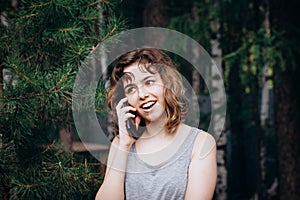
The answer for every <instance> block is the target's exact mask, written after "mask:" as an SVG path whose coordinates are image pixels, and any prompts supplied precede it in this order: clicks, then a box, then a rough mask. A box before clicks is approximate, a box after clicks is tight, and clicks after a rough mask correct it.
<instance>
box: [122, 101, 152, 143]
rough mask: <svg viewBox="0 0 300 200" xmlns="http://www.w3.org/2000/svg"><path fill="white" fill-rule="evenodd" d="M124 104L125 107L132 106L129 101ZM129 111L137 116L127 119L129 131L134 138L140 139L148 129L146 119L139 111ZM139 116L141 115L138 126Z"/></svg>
mask: <svg viewBox="0 0 300 200" xmlns="http://www.w3.org/2000/svg"><path fill="white" fill-rule="evenodd" d="M123 106H124V107H125V106H130V105H129V104H128V102H125V103H124V105H123ZM129 112H130V113H132V114H134V115H135V118H134V119H132V118H129V119H127V120H126V128H127V131H128V132H129V134H130V135H131V136H132V137H133V138H134V139H138V138H139V137H140V136H141V135H142V134H143V132H144V131H145V129H146V123H145V120H144V119H143V118H142V117H141V116H139V115H138V113H137V112H134V111H129ZM137 116H139V118H140V123H139V124H138V126H136V118H137Z"/></svg>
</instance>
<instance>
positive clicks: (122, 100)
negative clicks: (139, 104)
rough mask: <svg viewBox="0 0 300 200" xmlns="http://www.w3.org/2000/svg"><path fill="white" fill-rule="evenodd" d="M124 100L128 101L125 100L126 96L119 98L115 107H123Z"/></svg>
mask: <svg viewBox="0 0 300 200" xmlns="http://www.w3.org/2000/svg"><path fill="white" fill-rule="evenodd" d="M126 101H128V100H127V97H125V98H123V99H121V100H120V101H119V103H118V104H117V106H116V108H118V109H120V108H122V107H123V104H124V103H125V102H126Z"/></svg>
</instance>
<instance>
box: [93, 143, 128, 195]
mask: <svg viewBox="0 0 300 200" xmlns="http://www.w3.org/2000/svg"><path fill="white" fill-rule="evenodd" d="M129 150H130V147H128V146H126V145H121V144H120V142H119V138H118V137H115V138H114V140H113V142H112V145H111V147H110V152H109V155H108V161H107V167H106V173H105V177H104V181H103V183H102V185H101V187H100V189H99V190H98V192H97V195H96V198H95V199H96V200H106V199H109V200H110V199H116V200H119V199H120V200H121V199H122V200H123V199H124V180H125V171H126V163H127V157H128V152H129Z"/></svg>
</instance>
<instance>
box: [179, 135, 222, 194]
mask: <svg viewBox="0 0 300 200" xmlns="http://www.w3.org/2000/svg"><path fill="white" fill-rule="evenodd" d="M203 133H204V134H202V133H200V134H199V135H198V136H197V139H196V141H195V144H194V148H193V153H192V158H191V163H190V166H189V175H188V183H187V190H186V194H185V200H195V199H199V200H211V199H212V198H213V195H214V191H215V187H216V182H217V158H216V153H217V148H216V142H215V139H214V138H213V137H212V136H211V135H210V134H208V133H206V132H203Z"/></svg>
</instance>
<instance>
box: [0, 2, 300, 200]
mask: <svg viewBox="0 0 300 200" xmlns="http://www.w3.org/2000/svg"><path fill="white" fill-rule="evenodd" d="M299 6H300V2H299V1H296V0H294V1H293V0H287V1H279V0H263V1H258V0H243V1H239V0H199V1H193V0H186V1H178V0H169V1H167V0H148V1H145V0H142V1H134V0H123V1H115V0H111V1H96V0H81V1H79V0H72V1H71V0H51V1H50V0H34V1H26V0H23V1H18V0H12V1H1V3H0V9H1V26H0V71H1V73H0V134H1V139H0V145H1V147H0V158H1V159H0V174H1V183H0V198H1V199H93V198H94V196H95V193H96V191H97V189H98V188H99V186H100V185H101V181H102V177H103V173H104V168H105V166H103V165H101V163H100V162H99V161H98V160H97V159H95V158H94V157H93V156H92V155H91V154H90V153H89V151H87V150H86V147H83V146H82V143H81V142H80V137H79V135H80V134H82V133H78V132H77V131H76V129H75V127H74V122H73V119H72V109H71V103H72V87H73V84H74V79H75V76H76V73H77V72H78V69H79V68H80V66H81V64H82V62H83V60H84V59H85V57H86V56H87V55H88V54H89V53H90V52H91V51H92V50H93V49H94V48H95V47H96V45H97V44H98V43H101V42H103V41H105V40H106V39H107V38H109V37H111V36H113V35H115V34H117V33H119V32H121V31H123V30H128V29H132V28H138V27H149V26H154V27H164V28H170V29H173V30H176V31H179V32H182V33H184V34H186V35H188V36H189V37H191V38H193V39H194V40H196V41H197V42H199V44H201V45H202V46H203V47H204V48H205V49H206V50H207V51H208V52H209V54H210V55H211V56H212V58H213V59H214V60H215V61H216V63H217V64H218V65H219V67H220V69H221V71H222V73H223V79H224V84H225V88H226V94H227V118H226V119H227V120H226V126H225V127H224V130H223V133H222V136H221V137H220V138H219V139H218V170H219V174H218V183H217V188H216V192H215V195H214V199H234V200H235V199H236V200H240V199H291V200H298V199H300V191H299V190H298V188H299V187H300V173H299V167H298V165H299V164H300V156H299V153H300V145H299V142H300V133H299V130H300V127H299V126H300V121H299V119H300V116H299V110H298V109H299V103H300V101H299V100H300V99H299V97H300V91H299V90H300V84H298V83H297V80H298V79H297V78H298V77H299V75H300V68H299V64H300V50H299V46H300V37H299V36H300V21H299V20H298V19H299V18H298V17H299V14H298V8H299ZM297 16H298V17H297ZM191 52H192V51H191ZM178 62H179V63H180V66H181V67H180V68H179V70H180V72H181V73H182V74H183V75H184V76H185V77H186V79H187V80H189V81H190V84H191V85H192V86H193V88H194V90H195V91H196V93H197V94H198V95H199V96H198V97H199V98H198V100H199V103H200V107H201V109H200V110H202V112H203V113H201V124H200V127H201V128H204V129H205V128H206V126H207V121H208V119H209V117H208V116H209V114H210V113H209V111H207V110H209V108H207V107H209V105H210V104H209V103H207V102H209V101H210V99H209V94H208V91H207V89H206V86H205V83H204V81H203V80H202V78H201V75H200V74H197V73H195V71H194V70H193V68H192V67H190V66H189V65H188V63H186V62H184V61H182V60H179V61H178ZM104 90H105V82H100V83H99V87H98V91H97V95H96V111H95V112H96V113H97V116H98V117H99V123H101V124H102V125H105V124H107V121H108V120H109V118H107V109H106V105H105V96H104V95H103V94H104ZM205 101H206V103H205ZM87 126H88V122H87ZM107 128H109V127H107ZM91 149H92V150H93V151H97V152H99V155H101V156H103V157H104V159H105V155H103V153H101V152H103V151H105V147H102V146H97V145H94V146H91V147H90V150H91Z"/></svg>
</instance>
